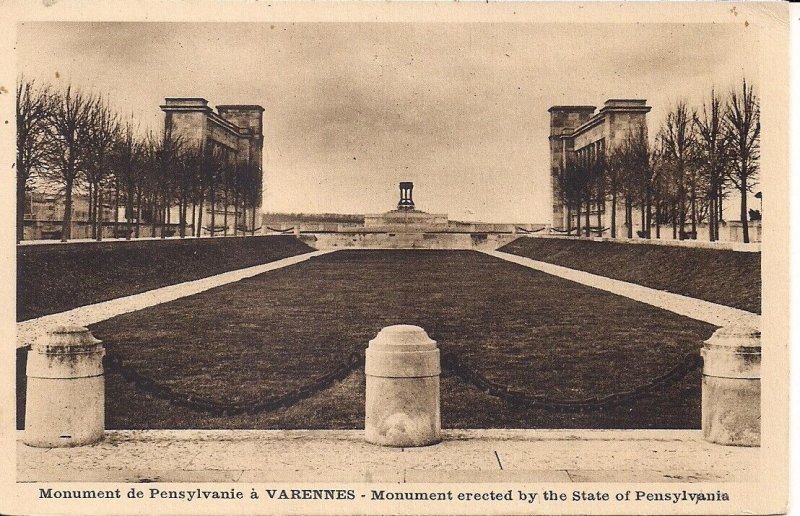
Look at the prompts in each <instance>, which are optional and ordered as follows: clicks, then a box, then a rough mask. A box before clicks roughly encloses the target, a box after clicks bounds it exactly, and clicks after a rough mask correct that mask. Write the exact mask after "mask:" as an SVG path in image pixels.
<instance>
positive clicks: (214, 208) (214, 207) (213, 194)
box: [208, 184, 217, 237]
mask: <svg viewBox="0 0 800 516" xmlns="http://www.w3.org/2000/svg"><path fill="white" fill-rule="evenodd" d="M208 201H209V205H210V206H211V236H212V237H214V236H216V235H215V233H216V232H217V226H216V220H217V217H216V211H217V189H216V187H215V186H214V185H213V184H212V185H211V198H210V199H209V200H208Z"/></svg>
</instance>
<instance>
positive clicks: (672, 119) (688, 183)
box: [659, 101, 697, 240]
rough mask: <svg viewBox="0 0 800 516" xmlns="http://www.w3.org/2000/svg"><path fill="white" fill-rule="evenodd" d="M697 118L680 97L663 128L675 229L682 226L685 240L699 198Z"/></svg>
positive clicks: (680, 235)
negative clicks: (671, 188) (691, 212)
mask: <svg viewBox="0 0 800 516" xmlns="http://www.w3.org/2000/svg"><path fill="white" fill-rule="evenodd" d="M694 118H695V115H694V113H692V112H690V111H689V108H688V107H687V106H686V103H685V102H684V101H679V102H678V103H677V104H676V105H675V107H674V108H673V110H672V111H670V113H669V114H668V115H667V119H666V120H665V122H664V124H663V126H662V127H661V131H660V132H659V139H660V140H661V148H662V150H663V157H664V160H665V162H666V165H667V166H668V167H669V169H670V174H671V178H672V183H673V186H674V194H675V205H674V210H673V229H674V226H675V225H676V224H677V225H679V226H680V233H679V234H678V238H680V239H681V240H683V239H684V238H685V236H686V233H685V228H686V218H687V215H688V211H689V207H690V206H689V205H691V206H692V207H693V206H694V203H695V201H696V186H697V185H696V181H695V180H694V176H695V172H696V170H695V165H696V162H695V160H696V157H695V152H696V140H695V134H694V131H693V120H694ZM693 222H694V223H696V216H695V217H693Z"/></svg>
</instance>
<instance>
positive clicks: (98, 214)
mask: <svg viewBox="0 0 800 516" xmlns="http://www.w3.org/2000/svg"><path fill="white" fill-rule="evenodd" d="M95 195H96V196H97V207H96V208H95V210H94V218H95V219H97V229H96V230H95V235H96V238H97V241H98V242H100V241H101V240H103V192H102V191H101V188H100V185H99V184H98V185H97V193H96V194H95Z"/></svg>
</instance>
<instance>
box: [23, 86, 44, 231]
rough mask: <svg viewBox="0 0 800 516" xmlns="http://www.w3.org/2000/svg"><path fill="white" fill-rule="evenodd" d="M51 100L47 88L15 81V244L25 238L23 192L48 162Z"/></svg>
mask: <svg viewBox="0 0 800 516" xmlns="http://www.w3.org/2000/svg"><path fill="white" fill-rule="evenodd" d="M51 104H52V98H51V96H50V91H49V88H48V87H46V86H43V87H36V85H35V84H34V81H33V80H26V79H25V78H24V77H20V78H19V79H18V80H17V106H16V115H17V165H16V166H17V242H19V241H21V240H22V239H23V238H24V237H25V192H26V191H27V188H28V185H29V183H30V181H31V179H32V178H33V174H34V173H35V172H36V171H37V170H40V169H42V167H44V166H45V164H46V159H47V143H48V142H47V124H48V117H49V116H50V109H51Z"/></svg>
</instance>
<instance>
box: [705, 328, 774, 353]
mask: <svg viewBox="0 0 800 516" xmlns="http://www.w3.org/2000/svg"><path fill="white" fill-rule="evenodd" d="M704 347H705V348H706V349H727V350H731V351H736V350H741V351H747V352H751V353H752V352H760V350H761V330H760V329H758V328H754V327H752V326H749V325H746V324H742V323H736V324H732V325H729V326H723V327H722V328H720V329H718V330H717V331H715V332H714V334H713V335H712V336H711V337H710V338H709V339H708V340H707V341H705V346H704Z"/></svg>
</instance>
